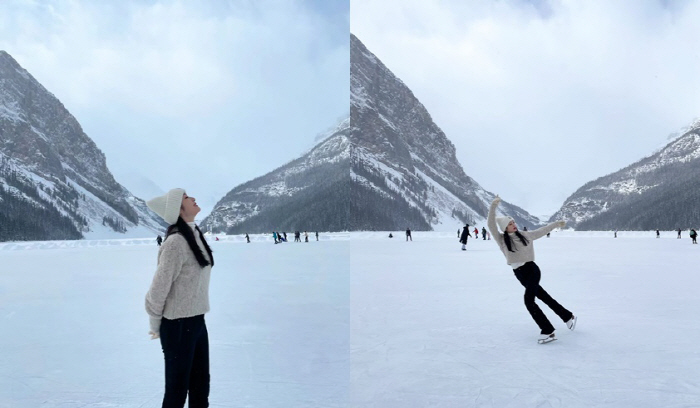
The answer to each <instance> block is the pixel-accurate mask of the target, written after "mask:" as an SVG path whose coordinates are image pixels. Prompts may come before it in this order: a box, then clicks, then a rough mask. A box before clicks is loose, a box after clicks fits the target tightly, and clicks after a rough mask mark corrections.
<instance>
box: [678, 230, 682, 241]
mask: <svg viewBox="0 0 700 408" xmlns="http://www.w3.org/2000/svg"><path fill="white" fill-rule="evenodd" d="M678 239H681V229H680V228H678Z"/></svg>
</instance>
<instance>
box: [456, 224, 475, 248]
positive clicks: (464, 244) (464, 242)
mask: <svg viewBox="0 0 700 408" xmlns="http://www.w3.org/2000/svg"><path fill="white" fill-rule="evenodd" d="M471 236H472V234H470V233H469V224H467V225H465V226H464V229H462V236H461V237H460V238H459V242H461V243H462V251H466V250H467V239H468V238H469V237H471Z"/></svg>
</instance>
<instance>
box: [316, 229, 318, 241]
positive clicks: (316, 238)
mask: <svg viewBox="0 0 700 408" xmlns="http://www.w3.org/2000/svg"><path fill="white" fill-rule="evenodd" d="M316 241H318V231H316Z"/></svg>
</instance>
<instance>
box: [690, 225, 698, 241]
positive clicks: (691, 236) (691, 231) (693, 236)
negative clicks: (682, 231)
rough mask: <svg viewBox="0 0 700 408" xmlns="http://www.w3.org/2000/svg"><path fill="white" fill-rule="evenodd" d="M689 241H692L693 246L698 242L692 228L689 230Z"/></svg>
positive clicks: (696, 234)
mask: <svg viewBox="0 0 700 408" xmlns="http://www.w3.org/2000/svg"><path fill="white" fill-rule="evenodd" d="M690 239H692V240H693V244H697V243H698V241H697V239H698V233H697V232H696V231H695V229H692V228H691V230H690Z"/></svg>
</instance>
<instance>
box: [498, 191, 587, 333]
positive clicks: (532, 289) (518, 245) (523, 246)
mask: <svg viewBox="0 0 700 408" xmlns="http://www.w3.org/2000/svg"><path fill="white" fill-rule="evenodd" d="M500 202H501V198H500V197H498V196H496V198H495V199H494V200H493V202H492V203H491V208H489V215H488V219H487V226H488V227H489V231H490V232H491V235H492V236H493V239H494V241H496V243H497V244H498V247H499V248H500V249H501V252H503V255H505V257H506V262H508V265H510V266H511V267H512V268H513V272H514V273H515V277H516V278H518V280H519V281H520V283H521V284H522V285H523V286H524V287H525V307H526V308H527V311H528V312H530V315H531V316H532V318H533V319H534V320H535V323H537V325H538V326H539V327H540V338H539V339H538V340H537V341H538V342H539V343H547V342H550V341H552V340H556V338H555V337H554V326H552V323H550V322H549V319H547V316H545V314H544V313H543V312H542V309H540V307H539V306H537V303H535V297H537V298H539V299H540V300H541V301H542V302H544V303H545V304H546V305H547V306H549V308H550V309H552V310H553V311H554V313H556V314H557V316H559V318H561V320H562V321H564V322H566V326H567V327H568V328H569V329H571V330H574V328H575V327H576V316H574V315H573V313H571V312H570V311H568V310H567V309H566V308H564V306H562V305H560V304H559V303H557V301H556V300H554V299H553V298H552V297H551V296H550V295H549V294H548V293H547V292H546V291H545V290H544V289H543V288H542V286H540V277H541V272H540V268H539V267H538V266H537V264H535V249H534V243H533V242H532V241H534V240H536V239H538V238H542V237H543V236H545V235H546V234H547V233H548V232H550V231H551V230H553V229H554V228H556V227H559V228H563V227H564V226H565V225H566V223H565V222H564V221H557V222H553V223H551V224H549V225H547V226H545V227H542V228H539V229H536V230H534V231H523V232H522V233H521V232H520V231H518V226H517V225H516V224H515V220H513V218H512V217H508V216H506V217H498V218H497V217H496V208H497V207H498V204H499V203H500ZM516 241H517V242H516Z"/></svg>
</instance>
